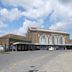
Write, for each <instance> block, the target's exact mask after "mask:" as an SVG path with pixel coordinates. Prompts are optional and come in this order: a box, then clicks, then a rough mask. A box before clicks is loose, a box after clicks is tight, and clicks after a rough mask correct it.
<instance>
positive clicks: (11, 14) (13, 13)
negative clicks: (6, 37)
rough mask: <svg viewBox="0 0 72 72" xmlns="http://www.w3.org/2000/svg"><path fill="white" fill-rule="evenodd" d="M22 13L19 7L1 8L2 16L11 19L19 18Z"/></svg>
mask: <svg viewBox="0 0 72 72" xmlns="http://www.w3.org/2000/svg"><path fill="white" fill-rule="evenodd" d="M20 14H21V11H19V10H18V8H12V9H11V10H8V9H6V8H3V9H1V10H0V16H2V18H5V19H6V20H10V21H13V20H16V19H18V18H19V17H20Z"/></svg>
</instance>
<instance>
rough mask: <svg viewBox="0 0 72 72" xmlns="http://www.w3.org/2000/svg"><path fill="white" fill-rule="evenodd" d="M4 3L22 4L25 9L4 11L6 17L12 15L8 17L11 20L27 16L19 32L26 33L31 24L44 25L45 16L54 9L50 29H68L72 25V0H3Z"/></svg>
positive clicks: (14, 5)
mask: <svg viewBox="0 0 72 72" xmlns="http://www.w3.org/2000/svg"><path fill="white" fill-rule="evenodd" d="M2 3H3V4H4V5H11V6H13V7H19V6H21V7H22V8H24V9H25V11H23V12H20V11H19V10H18V9H12V10H11V11H10V12H9V11H7V10H5V11H6V12H5V13H4V14H3V13H2V15H4V16H5V17H6V18H7V17H8V16H10V17H8V19H11V20H15V19H17V18H19V17H20V16H25V21H24V22H23V23H22V26H21V27H20V28H19V29H18V33H19V34H24V33H26V32H27V29H28V27H29V26H34V25H35V26H37V27H41V26H44V25H45V24H44V23H45V22H44V21H45V20H44V17H47V16H48V15H49V14H50V13H51V12H52V11H53V10H54V12H53V13H52V14H51V15H50V17H49V19H50V20H51V21H52V24H51V25H50V27H49V29H56V30H67V29H68V28H70V27H71V26H72V8H71V7H72V0H2ZM13 13H14V14H13ZM12 14H13V15H12Z"/></svg>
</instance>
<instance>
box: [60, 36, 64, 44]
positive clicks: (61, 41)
mask: <svg viewBox="0 0 72 72" xmlns="http://www.w3.org/2000/svg"><path fill="white" fill-rule="evenodd" d="M60 44H64V37H63V36H60Z"/></svg>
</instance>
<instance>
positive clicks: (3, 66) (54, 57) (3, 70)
mask: <svg viewBox="0 0 72 72" xmlns="http://www.w3.org/2000/svg"><path fill="white" fill-rule="evenodd" d="M0 72H72V51H71V50H57V51H48V50H39V51H22V52H8V53H0Z"/></svg>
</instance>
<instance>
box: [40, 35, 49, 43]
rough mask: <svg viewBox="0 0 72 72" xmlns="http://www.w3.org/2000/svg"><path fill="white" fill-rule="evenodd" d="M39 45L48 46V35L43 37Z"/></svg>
mask: <svg viewBox="0 0 72 72" xmlns="http://www.w3.org/2000/svg"><path fill="white" fill-rule="evenodd" d="M39 43H40V44H48V37H47V36H46V35H44V34H43V35H41V36H40V38H39Z"/></svg>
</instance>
